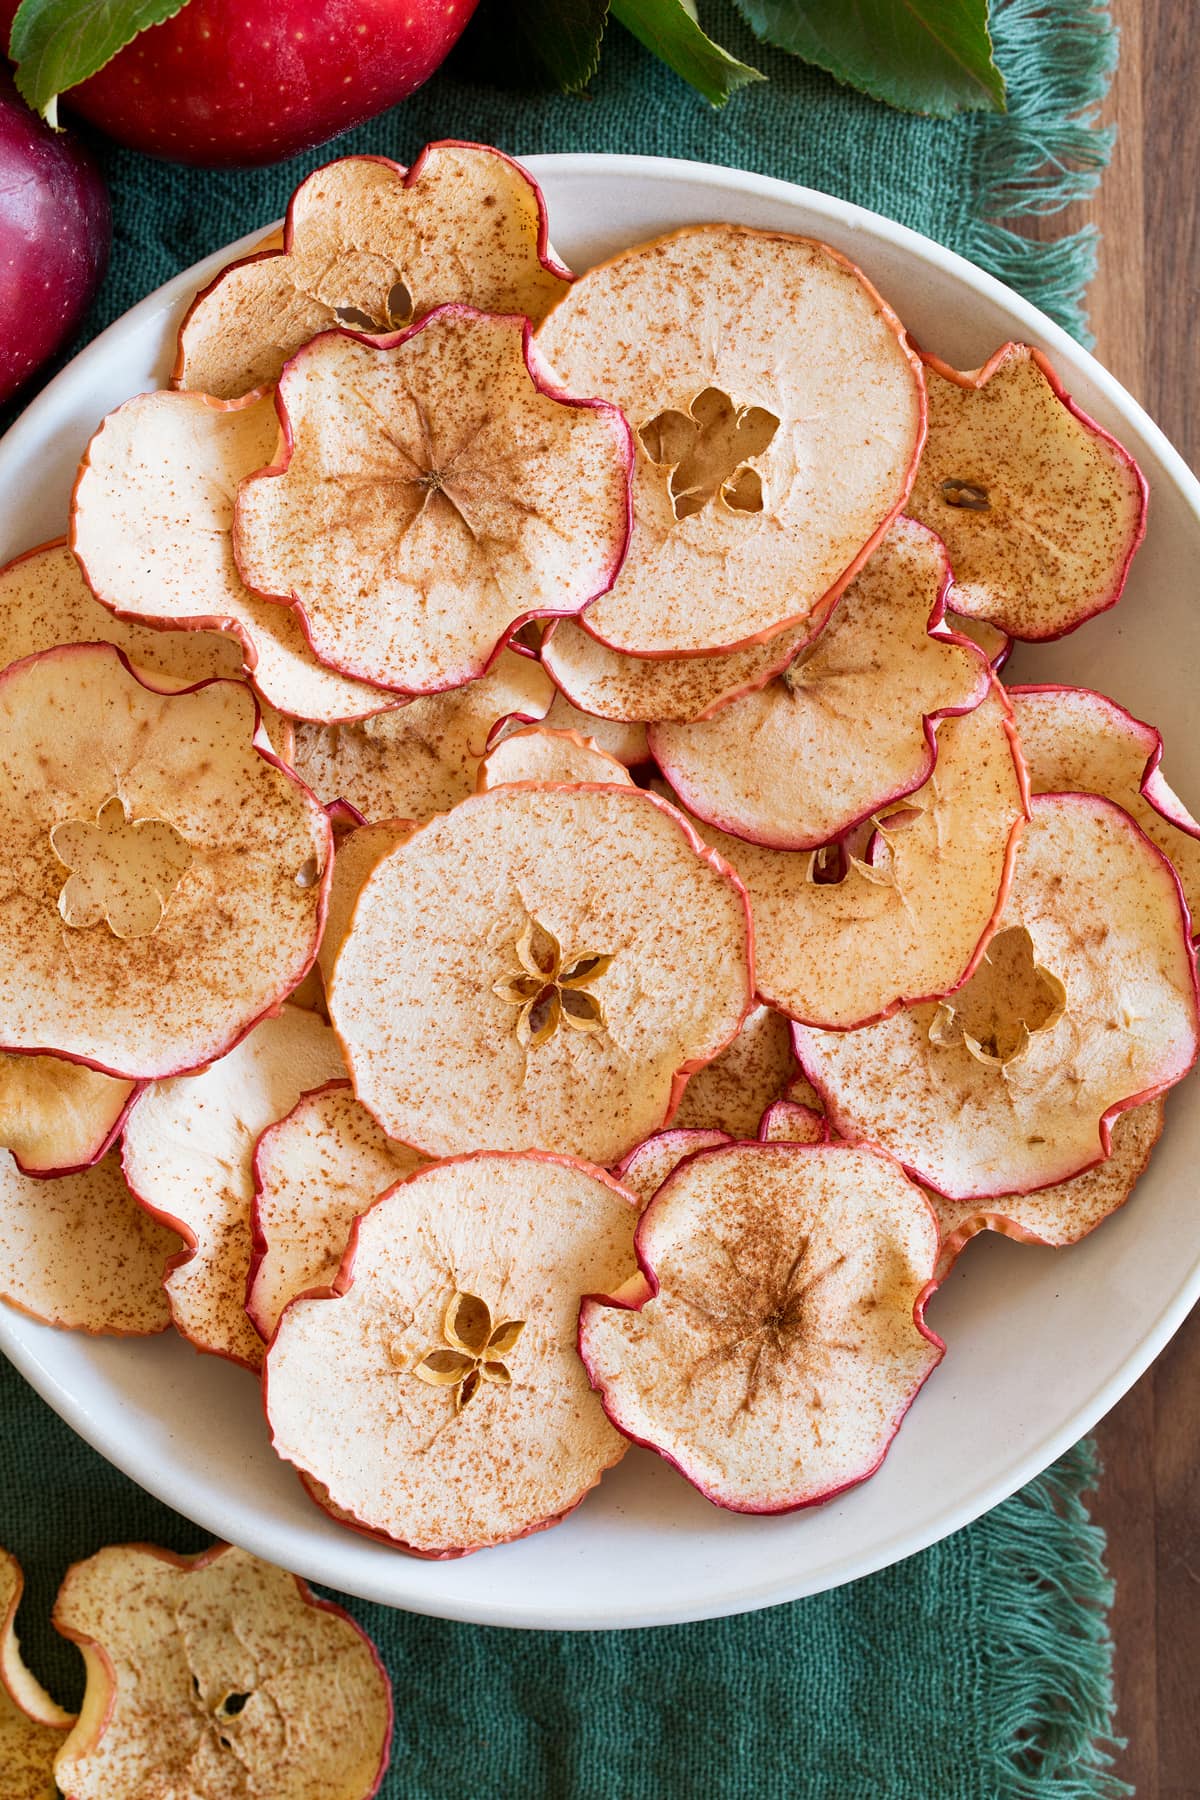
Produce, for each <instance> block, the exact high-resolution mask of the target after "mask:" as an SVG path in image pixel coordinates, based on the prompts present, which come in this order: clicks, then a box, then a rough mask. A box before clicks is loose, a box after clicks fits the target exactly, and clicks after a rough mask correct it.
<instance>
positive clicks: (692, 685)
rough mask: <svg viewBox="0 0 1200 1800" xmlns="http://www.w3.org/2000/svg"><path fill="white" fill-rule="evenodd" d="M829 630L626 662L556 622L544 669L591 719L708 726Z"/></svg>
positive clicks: (805, 629) (804, 628)
mask: <svg viewBox="0 0 1200 1800" xmlns="http://www.w3.org/2000/svg"><path fill="white" fill-rule="evenodd" d="M824 624H825V615H824V614H822V615H821V616H820V617H819V618H817V619H816V621H815V622H810V623H809V624H807V625H792V626H789V627H788V629H787V630H786V631H780V632H778V633H776V635H775V636H774V637H772V638H768V640H767V641H766V643H764V644H751V645H750V646H749V647H748V648H747V649H745V650H729V651H726V652H724V654H720V655H715V656H627V655H625V653H624V652H623V651H620V650H613V649H610V647H609V646H608V645H607V644H602V643H600V642H599V641H598V640H597V639H596V638H594V637H592V635H591V633H590V632H589V631H588V630H586V629H585V628H584V626H583V624H582V623H580V622H577V621H576V620H574V619H558V620H556V621H555V622H554V624H552V625H551V626H550V628H549V630H548V631H547V632H546V636H545V639H544V640H543V643H542V661H543V662H544V663H545V665H546V667H547V668H548V669H549V671H550V673H551V675H552V676H553V677H554V679H555V681H556V682H557V683H558V686H559V687H560V688H561V689H562V692H563V694H564V695H565V696H568V697H569V699H570V701H572V702H573V703H574V705H575V706H576V707H579V708H581V709H582V710H583V711H584V712H585V713H593V714H595V715H596V716H597V718H599V719H609V720H612V721H614V722H624V721H631V722H634V723H636V722H637V721H639V720H640V721H644V722H645V723H649V722H650V721H651V720H655V719H658V720H662V721H666V722H670V723H674V724H682V725H687V724H691V723H692V722H693V721H695V720H697V719H710V718H711V717H712V716H713V714H714V713H717V712H719V711H720V710H721V708H722V707H723V706H728V705H729V703H730V701H731V700H736V699H738V697H739V696H740V695H742V694H749V693H753V692H754V690H755V689H756V688H760V687H763V686H765V684H766V683H767V682H768V681H770V680H771V678H772V677H773V676H775V675H778V674H779V672H780V670H782V669H785V668H787V667H788V665H789V664H790V663H791V662H792V661H793V660H794V659H795V658H796V657H797V656H798V655H800V654H801V652H802V651H803V650H804V648H805V646H806V645H807V644H809V643H811V642H812V641H813V640H814V639H816V638H818V637H819V635H820V632H821V630H822V628H823V626H824ZM550 721H551V722H553V709H551V714H550ZM646 754H647V756H649V748H648V747H647V752H646ZM643 760H644V759H643Z"/></svg>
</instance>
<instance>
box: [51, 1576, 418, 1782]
mask: <svg viewBox="0 0 1200 1800" xmlns="http://www.w3.org/2000/svg"><path fill="white" fill-rule="evenodd" d="M54 1623H55V1625H56V1627H57V1629H58V1630H59V1631H60V1632H61V1633H62V1635H63V1636H64V1637H66V1638H69V1639H70V1640H71V1642H72V1643H75V1644H77V1645H78V1646H79V1648H80V1650H81V1651H82V1652H83V1660H84V1665H85V1667H86V1671H87V1688H86V1691H85V1693H84V1700H83V1710H82V1711H81V1712H80V1715H79V1719H78V1721H77V1722H76V1724H75V1726H74V1728H73V1730H72V1731H71V1734H70V1736H69V1737H68V1738H67V1740H66V1742H65V1743H64V1744H63V1746H62V1748H61V1750H60V1751H59V1754H58V1761H57V1763H56V1765H55V1775H56V1777H57V1779H58V1784H59V1786H60V1787H61V1789H62V1790H63V1793H64V1794H65V1795H68V1796H69V1800H150V1796H151V1795H155V1796H159V1795H161V1796H163V1800H167V1796H170V1800H226V1797H228V1800H235V1796H236V1797H239V1800H240V1797H241V1796H243V1795H245V1796H249V1795H251V1794H255V1795H263V1796H264V1797H265V1796H267V1795H269V1796H270V1800H370V1797H371V1795H373V1794H375V1793H377V1792H378V1790H379V1785H380V1782H381V1781H382V1779H383V1775H384V1771H385V1770H386V1768H387V1763H388V1753H389V1749H390V1746H391V1737H392V1696H391V1688H390V1686H389V1683H388V1678H387V1675H386V1673H385V1671H384V1668H383V1664H382V1663H381V1662H380V1660H379V1656H378V1654H377V1653H376V1650H375V1647H374V1645H373V1644H372V1643H371V1640H370V1638H368V1637H367V1635H366V1633H365V1632H364V1631H362V1630H360V1628H359V1627H358V1626H357V1625H356V1624H355V1623H354V1621H353V1619H351V1618H350V1616H349V1615H348V1614H347V1613H345V1612H343V1611H342V1609H341V1607H340V1606H334V1605H333V1604H332V1603H331V1602H330V1601H328V1600H317V1599H314V1597H313V1595H312V1594H311V1593H310V1592H309V1590H308V1588H307V1587H305V1585H304V1583H303V1582H302V1581H300V1580H299V1579H298V1578H297V1577H296V1576H295V1575H288V1574H286V1573H285V1571H284V1570H283V1569H276V1568H272V1567H271V1565H270V1564H269V1563H264V1562H260V1561H259V1560H258V1558H257V1557H255V1556H251V1555H249V1554H248V1552H246V1551H245V1550H235V1549H231V1548H229V1547H228V1546H225V1545H221V1546H218V1548H217V1549H215V1550H210V1551H207V1552H206V1553H205V1554H204V1555H203V1556H195V1557H182V1556H173V1555H171V1554H170V1552H169V1551H166V1550H158V1549H155V1548H154V1547H153V1546H152V1545H149V1544H118V1545H113V1546H111V1547H110V1548H108V1549H106V1550H101V1551H99V1552H98V1553H97V1554H96V1555H95V1556H91V1557H89V1558H88V1559H87V1561H86V1562H80V1563H76V1564H75V1565H74V1567H73V1568H71V1569H69V1570H68V1571H67V1575H66V1579H65V1580H64V1581H63V1584H62V1586H61V1588H60V1589H59V1591H58V1599H57V1601H56V1602H55V1607H54Z"/></svg>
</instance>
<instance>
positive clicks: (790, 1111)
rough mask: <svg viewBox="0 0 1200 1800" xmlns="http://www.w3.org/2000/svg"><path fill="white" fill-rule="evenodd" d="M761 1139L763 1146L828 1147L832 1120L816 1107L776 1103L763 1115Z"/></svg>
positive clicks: (784, 1102) (759, 1129)
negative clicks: (801, 1145) (812, 1145)
mask: <svg viewBox="0 0 1200 1800" xmlns="http://www.w3.org/2000/svg"><path fill="white" fill-rule="evenodd" d="M758 1136H759V1139H760V1141H761V1142H762V1143H764V1144H828V1143H829V1142H830V1136H829V1121H828V1119H827V1118H826V1117H825V1115H824V1113H822V1112H818V1111H817V1109H816V1108H815V1107H812V1106H800V1105H798V1104H797V1103H796V1101H795V1100H776V1101H775V1102H774V1103H773V1104H772V1105H771V1106H768V1108H767V1110H766V1112H765V1113H764V1114H763V1116H762V1119H761V1121H760V1122H759V1127H758Z"/></svg>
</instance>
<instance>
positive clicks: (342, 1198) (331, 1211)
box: [246, 1081, 422, 1343]
mask: <svg viewBox="0 0 1200 1800" xmlns="http://www.w3.org/2000/svg"><path fill="white" fill-rule="evenodd" d="M421 1166H422V1159H421V1158H420V1157H419V1156H418V1155H417V1153H416V1151H415V1150H410V1149H409V1148H408V1146H407V1144H398V1143H395V1142H394V1141H393V1140H392V1139H391V1138H387V1137H385V1136H384V1135H383V1133H382V1131H380V1129H379V1127H378V1125H376V1123H375V1121H374V1119H372V1117H371V1115H370V1114H369V1113H368V1112H367V1111H366V1109H365V1108H364V1107H362V1106H360V1105H359V1103H358V1101H357V1100H356V1099H355V1098H354V1095H353V1093H352V1092H351V1090H350V1083H349V1082H348V1081H337V1082H329V1083H327V1084H326V1085H325V1086H324V1087H321V1088H317V1089H315V1090H314V1091H313V1092H312V1093H309V1094H302V1095H301V1097H300V1099H299V1100H298V1101H297V1102H296V1104H295V1106H294V1107H293V1108H292V1110H291V1112H290V1113H288V1114H287V1115H286V1116H285V1117H284V1118H282V1119H280V1120H279V1121H278V1122H277V1123H276V1124H274V1125H268V1127H267V1129H266V1130H265V1131H264V1132H263V1134H262V1136H261V1137H260V1138H259V1140H258V1144H257V1147H256V1148H255V1152H254V1210H253V1239H254V1254H253V1257H252V1259H251V1263H250V1272H249V1277H248V1281H247V1287H246V1312H247V1314H248V1316H249V1318H250V1322H251V1324H252V1325H253V1326H254V1328H255V1330H256V1331H257V1332H258V1334H259V1336H260V1337H261V1338H262V1340H263V1342H264V1343H267V1342H268V1341H269V1340H270V1338H271V1335H272V1333H273V1332H274V1330H275V1327H276V1325H277V1324H278V1323H279V1315H280V1313H281V1312H282V1311H283V1309H284V1307H285V1306H286V1305H287V1303H288V1301H289V1300H293V1299H295V1297H296V1295H297V1294H302V1293H304V1292H305V1291H306V1290H307V1289H309V1288H316V1287H328V1286H329V1284H330V1283H331V1282H332V1280H333V1278H334V1276H335V1275H336V1274H337V1272H338V1269H339V1268H340V1266H341V1261H342V1257H343V1255H344V1253H345V1249H346V1243H347V1240H348V1238H349V1236H350V1227H351V1225H352V1224H353V1223H354V1221H355V1219H356V1218H357V1217H358V1215H359V1213H362V1212H365V1211H366V1210H367V1208H368V1207H369V1206H370V1205H371V1203H372V1201H374V1200H377V1199H378V1198H379V1196H380V1195H381V1194H382V1193H383V1192H384V1191H385V1190H386V1189H387V1188H390V1187H394V1186H395V1184H396V1182H398V1181H402V1180H403V1179H404V1177H405V1176H406V1175H411V1174H412V1173H413V1171H414V1169H419V1168H420V1167H421Z"/></svg>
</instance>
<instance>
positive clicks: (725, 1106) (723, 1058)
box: [671, 1006, 796, 1138]
mask: <svg viewBox="0 0 1200 1800" xmlns="http://www.w3.org/2000/svg"><path fill="white" fill-rule="evenodd" d="M795 1067H796V1059H795V1057H794V1056H793V1054H792V1035H791V1030H790V1028H789V1025H788V1021H787V1020H786V1019H785V1018H784V1016H783V1014H782V1013H777V1012H774V1011H773V1010H772V1008H771V1007H769V1006H756V1007H755V1008H754V1011H753V1012H752V1013H751V1014H750V1015H749V1017H748V1018H747V1020H746V1023H745V1024H744V1025H743V1026H742V1029H741V1030H740V1031H739V1032H738V1034H737V1036H736V1037H735V1038H734V1040H733V1042H732V1044H730V1046H729V1048H728V1049H727V1050H722V1052H721V1054H720V1055H719V1056H715V1057H714V1058H713V1060H712V1061H711V1062H710V1063H706V1064H705V1066H704V1068H702V1069H699V1070H697V1072H696V1074H695V1075H693V1076H692V1078H691V1080H690V1081H689V1082H688V1084H687V1086H686V1087H685V1088H684V1090H683V1099H682V1100H681V1101H680V1102H679V1106H678V1108H677V1109H676V1112H675V1117H674V1118H673V1119H672V1121H671V1123H672V1125H675V1126H677V1127H681V1128H691V1127H699V1128H701V1129H703V1128H705V1127H715V1128H716V1129H717V1130H718V1131H727V1132H728V1133H729V1135H730V1137H735V1138H747V1137H753V1136H754V1134H755V1132H756V1131H757V1130H758V1121H759V1120H760V1119H761V1118H762V1115H763V1111H764V1109H765V1108H766V1107H768V1106H769V1105H770V1104H771V1102H772V1100H774V1099H776V1098H777V1096H778V1095H779V1094H780V1092H781V1091H782V1089H783V1087H784V1085H785V1084H786V1082H787V1080H788V1078H789V1077H790V1076H791V1075H792V1074H793V1073H794V1072H795Z"/></svg>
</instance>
